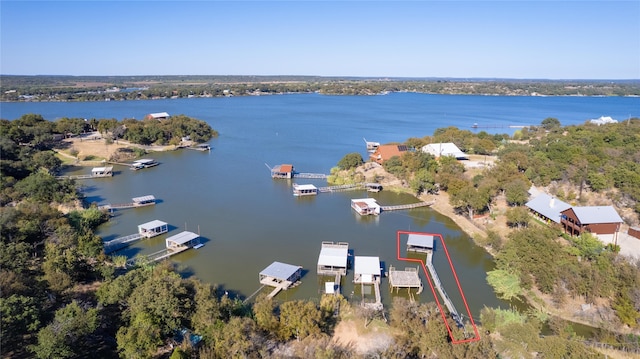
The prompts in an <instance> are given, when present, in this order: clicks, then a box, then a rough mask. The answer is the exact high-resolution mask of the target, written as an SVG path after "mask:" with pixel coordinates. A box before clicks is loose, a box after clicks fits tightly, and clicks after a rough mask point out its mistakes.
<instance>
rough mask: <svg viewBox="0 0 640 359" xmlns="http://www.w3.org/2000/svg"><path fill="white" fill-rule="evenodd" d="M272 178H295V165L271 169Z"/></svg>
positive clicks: (283, 165)
mask: <svg viewBox="0 0 640 359" xmlns="http://www.w3.org/2000/svg"><path fill="white" fill-rule="evenodd" d="M271 177H272V178H285V179H291V178H293V165H289V164H282V165H277V166H273V168H272V169H271Z"/></svg>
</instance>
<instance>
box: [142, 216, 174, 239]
mask: <svg viewBox="0 0 640 359" xmlns="http://www.w3.org/2000/svg"><path fill="white" fill-rule="evenodd" d="M167 232H169V225H168V224H167V223H166V222H163V221H159V220H157V219H156V220H153V221H151V222H147V223H143V224H140V225H138V233H139V234H140V235H141V236H143V237H146V238H151V237H155V236H159V235H161V234H163V233H167Z"/></svg>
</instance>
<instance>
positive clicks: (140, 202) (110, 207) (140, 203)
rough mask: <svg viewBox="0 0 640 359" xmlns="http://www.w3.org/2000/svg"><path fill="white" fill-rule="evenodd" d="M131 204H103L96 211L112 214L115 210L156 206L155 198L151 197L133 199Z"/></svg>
mask: <svg viewBox="0 0 640 359" xmlns="http://www.w3.org/2000/svg"><path fill="white" fill-rule="evenodd" d="M131 200H132V202H127V203H119V204H103V205H101V206H98V209H101V210H105V211H109V212H113V211H114V210H116V209H127V208H138V207H146V206H153V205H155V204H156V198H155V197H154V196H153V195H146V196H141V197H134V198H132V199H131Z"/></svg>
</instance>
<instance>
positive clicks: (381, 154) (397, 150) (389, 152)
mask: <svg viewBox="0 0 640 359" xmlns="http://www.w3.org/2000/svg"><path fill="white" fill-rule="evenodd" d="M408 150H409V148H408V147H407V146H406V145H381V146H378V148H376V149H375V151H374V152H373V153H372V154H371V155H370V156H369V159H370V160H372V161H374V162H377V163H379V164H383V163H384V162H385V161H387V160H389V159H390V158H391V157H394V156H398V157H400V156H402V154H403V153H404V152H407V151H408Z"/></svg>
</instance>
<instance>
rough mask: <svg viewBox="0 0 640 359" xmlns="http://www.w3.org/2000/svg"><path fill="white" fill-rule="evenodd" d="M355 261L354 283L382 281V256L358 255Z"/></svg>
mask: <svg viewBox="0 0 640 359" xmlns="http://www.w3.org/2000/svg"><path fill="white" fill-rule="evenodd" d="M354 262H355V263H354V268H353V272H354V273H353V282H354V283H358V284H373V283H380V273H381V272H380V257H366V256H356V257H355V260H354Z"/></svg>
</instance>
